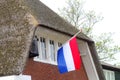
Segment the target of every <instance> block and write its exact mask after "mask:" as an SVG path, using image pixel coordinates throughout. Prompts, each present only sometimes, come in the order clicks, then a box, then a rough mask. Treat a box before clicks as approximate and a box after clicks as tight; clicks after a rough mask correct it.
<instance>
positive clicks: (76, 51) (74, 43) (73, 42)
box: [69, 37, 81, 70]
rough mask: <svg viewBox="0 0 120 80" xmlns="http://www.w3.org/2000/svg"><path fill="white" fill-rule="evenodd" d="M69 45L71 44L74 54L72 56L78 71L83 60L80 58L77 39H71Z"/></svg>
mask: <svg viewBox="0 0 120 80" xmlns="http://www.w3.org/2000/svg"><path fill="white" fill-rule="evenodd" d="M69 44H70V48H71V52H72V56H73V60H74V65H75V69H76V70H77V69H80V66H81V58H80V52H79V49H78V45H77V41H76V37H74V38H73V39H71V40H70V43H69Z"/></svg>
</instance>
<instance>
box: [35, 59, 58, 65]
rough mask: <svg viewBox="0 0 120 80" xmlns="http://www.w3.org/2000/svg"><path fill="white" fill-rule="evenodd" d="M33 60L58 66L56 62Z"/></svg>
mask: <svg viewBox="0 0 120 80" xmlns="http://www.w3.org/2000/svg"><path fill="white" fill-rule="evenodd" d="M33 60H34V61H36V62H42V63H46V64H52V65H56V66H57V62H54V61H48V60H41V59H40V58H38V57H35V58H34V59H33Z"/></svg>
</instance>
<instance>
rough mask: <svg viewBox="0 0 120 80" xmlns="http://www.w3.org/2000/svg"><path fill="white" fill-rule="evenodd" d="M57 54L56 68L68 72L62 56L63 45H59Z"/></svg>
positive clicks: (61, 71)
mask: <svg viewBox="0 0 120 80" xmlns="http://www.w3.org/2000/svg"><path fill="white" fill-rule="evenodd" d="M57 56H58V57H57V62H58V69H59V71H60V73H65V72H68V70H67V66H66V62H65V58H64V52H63V47H61V48H60V49H59V50H58V55H57Z"/></svg>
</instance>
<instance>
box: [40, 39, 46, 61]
mask: <svg viewBox="0 0 120 80" xmlns="http://www.w3.org/2000/svg"><path fill="white" fill-rule="evenodd" d="M40 48H41V51H40V53H41V55H42V56H41V58H42V60H46V59H47V54H46V41H45V38H43V37H40Z"/></svg>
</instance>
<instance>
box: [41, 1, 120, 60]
mask: <svg viewBox="0 0 120 80" xmlns="http://www.w3.org/2000/svg"><path fill="white" fill-rule="evenodd" d="M40 1H42V2H43V3H44V4H46V5H47V6H48V7H50V8H51V9H52V10H53V11H55V12H58V8H62V7H63V6H65V5H66V3H65V1H66V0H40ZM84 2H85V3H84V6H83V7H84V10H86V11H91V10H94V11H95V12H96V14H98V15H99V14H100V15H101V16H103V17H104V18H103V20H102V21H100V22H98V23H96V24H95V27H94V33H96V35H99V34H100V33H105V32H112V33H114V35H113V36H112V38H113V40H114V43H116V44H120V37H119V35H120V30H119V27H120V22H119V21H120V9H119V8H120V0H84ZM119 57H120V53H119V54H117V55H116V59H117V61H119V62H120V59H119Z"/></svg>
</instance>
